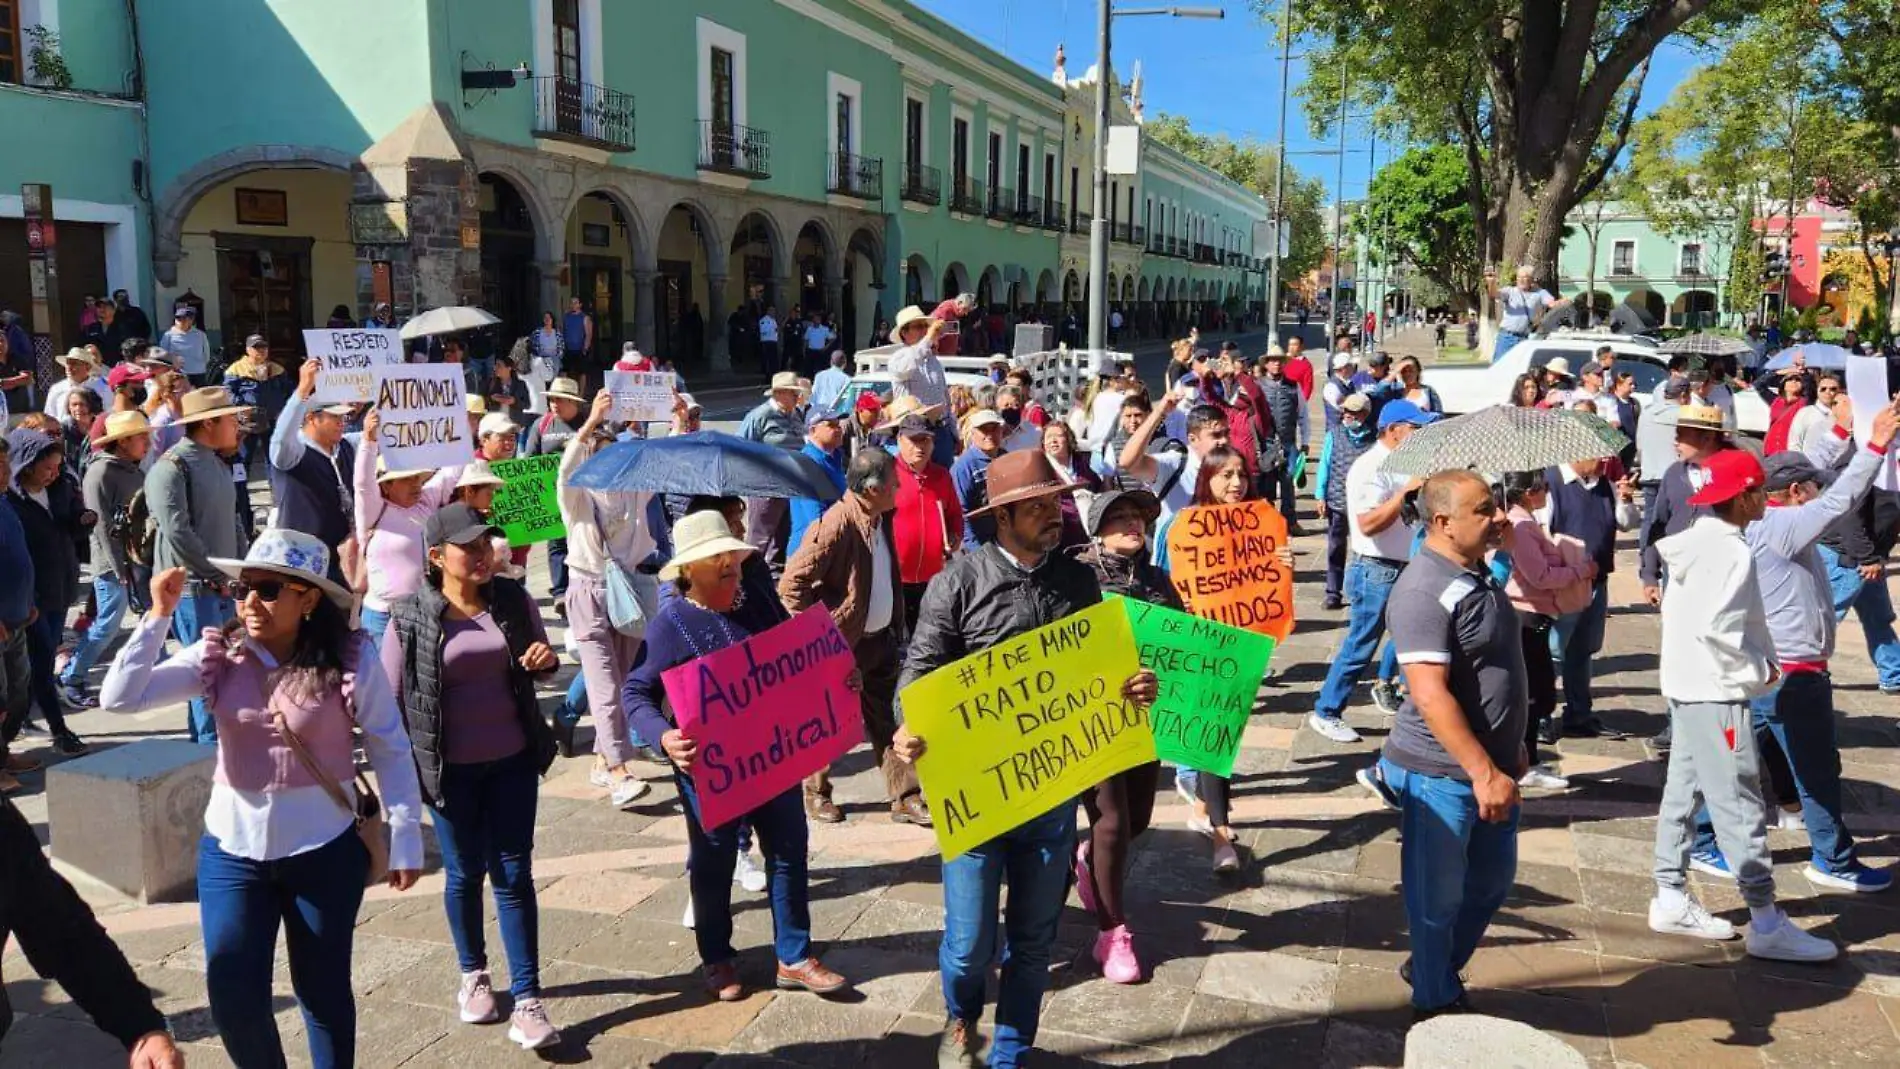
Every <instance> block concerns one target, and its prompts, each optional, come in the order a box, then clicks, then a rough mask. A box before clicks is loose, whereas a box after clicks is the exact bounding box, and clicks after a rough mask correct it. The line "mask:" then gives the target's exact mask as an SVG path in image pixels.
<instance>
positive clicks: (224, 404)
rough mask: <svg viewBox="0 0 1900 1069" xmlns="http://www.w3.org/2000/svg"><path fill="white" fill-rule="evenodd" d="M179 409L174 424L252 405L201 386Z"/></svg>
mask: <svg viewBox="0 0 1900 1069" xmlns="http://www.w3.org/2000/svg"><path fill="white" fill-rule="evenodd" d="M179 408H180V409H182V414H181V415H180V416H179V417H178V418H177V419H175V420H173V421H172V422H173V423H181V424H182V423H197V422H199V421H201V420H207V419H217V418H218V417H219V416H235V415H237V414H239V413H241V412H249V411H250V410H251V406H250V405H240V404H238V403H237V402H236V401H234V400H232V399H231V391H230V390H227V389H225V388H224V387H222V386H200V387H199V388H198V389H195V390H191V391H189V392H187V393H186V394H185V396H184V397H183V398H182V399H181V400H180V401H179ZM325 552H328V551H327V550H326V551H325Z"/></svg>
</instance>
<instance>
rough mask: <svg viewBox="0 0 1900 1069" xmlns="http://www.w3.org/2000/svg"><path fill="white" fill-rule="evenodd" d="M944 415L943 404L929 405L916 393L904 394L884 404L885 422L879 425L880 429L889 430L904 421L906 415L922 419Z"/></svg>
mask: <svg viewBox="0 0 1900 1069" xmlns="http://www.w3.org/2000/svg"><path fill="white" fill-rule="evenodd" d="M941 415H943V406H942V405H927V404H924V403H923V402H922V401H919V400H918V399H917V398H916V396H915V395H914V394H905V395H904V396H902V397H900V398H898V399H897V400H895V401H892V402H891V403H890V404H888V405H885V406H884V422H882V423H880V424H878V425H877V429H878V430H880V431H888V430H890V429H891V428H893V427H895V426H897V425H898V424H899V423H901V422H903V419H904V417H905V416H917V417H919V418H921V419H927V420H928V419H936V418H937V417H938V416H941Z"/></svg>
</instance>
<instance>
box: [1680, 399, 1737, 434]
mask: <svg viewBox="0 0 1900 1069" xmlns="http://www.w3.org/2000/svg"><path fill="white" fill-rule="evenodd" d="M1676 427H1677V429H1678V430H1680V429H1681V428H1683V427H1687V428H1689V429H1690V430H1698V431H1726V430H1728V427H1727V426H1725V425H1724V423H1723V419H1722V410H1721V409H1719V408H1717V407H1715V406H1714V405H1697V404H1690V405H1683V406H1682V407H1681V408H1679V409H1677V410H1676Z"/></svg>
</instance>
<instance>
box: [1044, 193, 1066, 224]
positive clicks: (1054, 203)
mask: <svg viewBox="0 0 1900 1069" xmlns="http://www.w3.org/2000/svg"><path fill="white" fill-rule="evenodd" d="M1068 215H1069V206H1068V205H1066V204H1064V203H1062V202H1061V201H1060V200H1053V199H1052V200H1046V201H1044V202H1043V204H1042V228H1043V229H1044V230H1061V229H1062V224H1063V221H1064V220H1066V219H1067V218H1068Z"/></svg>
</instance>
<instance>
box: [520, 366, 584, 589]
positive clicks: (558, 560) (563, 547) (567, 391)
mask: <svg viewBox="0 0 1900 1069" xmlns="http://www.w3.org/2000/svg"><path fill="white" fill-rule="evenodd" d="M547 398H548V410H547V412H546V414H544V415H543V416H542V417H541V418H540V419H537V420H535V421H534V423H533V424H532V425H530V426H529V427H528V441H527V444H526V446H524V447H523V449H522V455H523V456H529V457H538V456H542V455H544V454H551V453H552V454H558V453H560V452H561V451H562V450H564V449H566V448H567V443H568V441H569V440H570V439H572V438H573V437H574V435H575V433H576V432H577V431H579V430H580V428H581V420H582V419H583V418H584V417H583V416H582V414H581V408H582V407H583V406H584V405H586V404H587V399H586V398H585V397H582V396H581V387H580V383H577V382H575V381H574V380H573V379H570V378H557V379H555V380H554V381H553V382H550V383H548V391H547ZM548 593H549V594H550V595H552V596H553V597H554V611H555V612H557V613H559V614H560V615H561V617H562V618H563V619H565V618H566V617H567V602H566V600H565V596H566V594H567V539H565V538H555V539H551V540H550V541H549V542H548Z"/></svg>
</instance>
